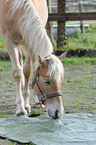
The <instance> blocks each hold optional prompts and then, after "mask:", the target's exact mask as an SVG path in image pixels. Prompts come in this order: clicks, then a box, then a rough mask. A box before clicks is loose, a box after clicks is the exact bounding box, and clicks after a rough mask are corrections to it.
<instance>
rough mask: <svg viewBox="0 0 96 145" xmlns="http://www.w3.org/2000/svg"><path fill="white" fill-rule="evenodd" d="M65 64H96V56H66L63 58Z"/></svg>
mask: <svg viewBox="0 0 96 145" xmlns="http://www.w3.org/2000/svg"><path fill="white" fill-rule="evenodd" d="M63 64H64V65H74V64H75V65H76V64H79V65H86V64H96V57H92V58H90V57H81V58H75V57H71V58H67V57H66V58H65V59H64V60H63Z"/></svg>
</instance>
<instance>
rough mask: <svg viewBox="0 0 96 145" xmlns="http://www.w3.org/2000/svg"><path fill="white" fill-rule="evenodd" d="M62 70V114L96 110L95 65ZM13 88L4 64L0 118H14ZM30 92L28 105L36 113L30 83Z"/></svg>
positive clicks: (9, 71)
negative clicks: (63, 71) (63, 72)
mask: <svg viewBox="0 0 96 145" xmlns="http://www.w3.org/2000/svg"><path fill="white" fill-rule="evenodd" d="M64 68H65V74H64V77H65V79H64V81H63V84H62V93H63V97H62V98H63V105H64V110H65V112H64V113H79V112H90V111H93V110H96V64H92V63H88V64H87V63H86V64H82V65H74V64H73V65H72V64H68V65H67V64H65V65H64ZM15 88H16V87H15V83H14V81H13V79H12V73H11V66H10V65H7V63H5V67H3V69H0V117H9V116H15V112H16V102H15V100H16V99H15V98H16V89H15ZM30 92H31V96H30V105H31V106H32V110H33V112H35V113H36V112H38V110H39V109H38V108H35V107H34V100H35V98H34V96H33V92H32V89H31V83H30ZM41 111H42V109H41ZM43 113H45V112H43ZM0 141H1V142H0V144H1V143H2V144H3V145H8V142H6V141H4V140H0ZM12 144H16V143H12Z"/></svg>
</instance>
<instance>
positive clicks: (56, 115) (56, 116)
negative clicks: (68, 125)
mask: <svg viewBox="0 0 96 145" xmlns="http://www.w3.org/2000/svg"><path fill="white" fill-rule="evenodd" d="M57 118H58V110H56V111H55V118H54V119H57Z"/></svg>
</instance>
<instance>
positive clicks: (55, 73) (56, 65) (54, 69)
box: [46, 54, 64, 87]
mask: <svg viewBox="0 0 96 145" xmlns="http://www.w3.org/2000/svg"><path fill="white" fill-rule="evenodd" d="M46 59H47V60H49V62H50V63H49V68H48V73H47V75H48V76H49V77H54V79H55V80H56V81H57V83H58V87H59V85H60V81H61V79H62V80H63V78H64V68H63V64H62V63H61V61H60V60H59V59H58V58H57V57H56V56H55V55H52V54H51V55H50V56H48V57H46Z"/></svg>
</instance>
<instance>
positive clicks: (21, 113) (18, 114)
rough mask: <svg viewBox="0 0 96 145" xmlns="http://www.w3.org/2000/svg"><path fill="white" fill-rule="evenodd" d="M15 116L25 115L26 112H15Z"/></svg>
mask: <svg viewBox="0 0 96 145" xmlns="http://www.w3.org/2000/svg"><path fill="white" fill-rule="evenodd" d="M16 116H18V117H20V116H27V113H25V112H20V113H16Z"/></svg>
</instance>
